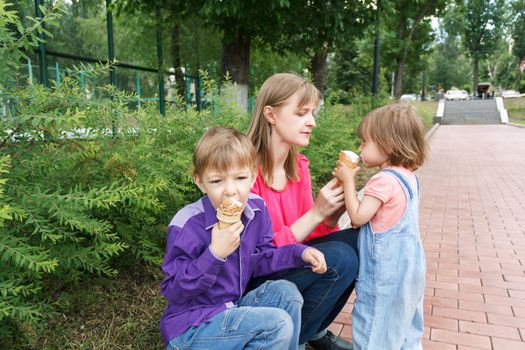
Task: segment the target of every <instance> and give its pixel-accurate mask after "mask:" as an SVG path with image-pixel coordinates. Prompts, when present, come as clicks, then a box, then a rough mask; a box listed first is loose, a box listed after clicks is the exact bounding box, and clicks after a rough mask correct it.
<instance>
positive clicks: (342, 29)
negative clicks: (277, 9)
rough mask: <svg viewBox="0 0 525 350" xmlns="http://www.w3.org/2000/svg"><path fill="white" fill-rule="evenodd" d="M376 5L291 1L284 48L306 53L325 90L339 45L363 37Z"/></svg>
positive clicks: (343, 0)
mask: <svg viewBox="0 0 525 350" xmlns="http://www.w3.org/2000/svg"><path fill="white" fill-rule="evenodd" d="M373 13H374V6H372V5H370V4H369V3H368V2H363V1H352V2H349V1H347V0H310V1H304V0H291V1H290V7H289V8H287V9H285V11H283V16H282V17H283V21H284V23H285V25H284V28H283V30H284V31H283V37H282V40H281V46H284V47H286V48H289V49H290V50H292V51H295V52H306V54H307V56H308V58H309V61H310V67H309V68H310V71H311V72H312V75H313V80H314V83H315V85H316V86H317V88H318V89H319V90H321V91H324V88H325V76H326V60H327V56H328V54H329V53H331V52H334V49H335V48H336V46H339V45H343V46H344V45H345V44H346V43H347V42H349V41H354V40H356V39H358V38H360V37H363V34H364V32H365V29H366V27H367V26H368V25H370V24H371V23H372V22H373Z"/></svg>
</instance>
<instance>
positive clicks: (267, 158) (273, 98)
mask: <svg viewBox="0 0 525 350" xmlns="http://www.w3.org/2000/svg"><path fill="white" fill-rule="evenodd" d="M296 92H299V94H300V96H299V105H298V107H303V106H304V105H306V104H308V103H312V102H313V103H314V104H315V105H318V104H319V101H320V99H321V98H322V95H321V92H320V91H319V90H318V89H317V88H316V87H315V86H314V85H313V84H312V83H310V82H309V81H307V80H306V79H304V78H303V77H301V76H299V75H297V74H293V73H277V74H274V75H272V76H271V77H269V78H268V79H266V81H265V82H264V83H263V85H262V86H261V89H260V90H259V93H258V94H257V99H256V101H255V107H254V110H253V115H252V119H251V121H250V126H249V127H248V137H249V138H250V139H251V140H252V142H253V145H254V146H255V151H256V154H257V163H258V165H259V166H260V167H261V172H262V177H263V179H264V182H266V184H268V185H271V184H272V182H273V157H272V152H271V149H270V135H271V130H272V128H271V125H270V123H269V122H268V120H267V119H266V117H265V116H264V107H266V106H270V107H280V106H281V105H283V104H284V102H286V100H287V99H288V98H290V96H292V95H293V94H295V93H296ZM298 153H299V150H298V147H297V146H294V145H292V147H291V148H290V152H289V153H288V156H287V157H286V161H285V164H284V170H285V172H286V176H287V177H288V178H289V179H290V180H298V179H299V169H298V165H297V155H298Z"/></svg>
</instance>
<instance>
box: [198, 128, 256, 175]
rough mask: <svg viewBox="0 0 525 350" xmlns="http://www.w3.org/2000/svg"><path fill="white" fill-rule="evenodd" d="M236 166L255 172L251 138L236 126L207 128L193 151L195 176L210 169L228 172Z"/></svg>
mask: <svg viewBox="0 0 525 350" xmlns="http://www.w3.org/2000/svg"><path fill="white" fill-rule="evenodd" d="M234 166H239V167H242V168H244V167H245V168H248V169H250V171H252V173H253V174H255V171H256V169H257V166H256V163H255V149H254V148H253V144H252V142H251V141H250V139H249V138H248V137H247V136H246V135H244V134H243V133H241V132H240V131H238V130H236V129H234V128H228V127H214V128H211V129H209V130H207V131H206V132H205V133H204V134H203V135H202V136H201V138H200V140H199V142H198V143H197V146H195V150H194V151H193V176H194V177H195V176H202V175H203V174H204V172H206V171H208V170H214V171H218V172H221V173H226V172H228V171H229V170H230V169H231V168H232V167H234Z"/></svg>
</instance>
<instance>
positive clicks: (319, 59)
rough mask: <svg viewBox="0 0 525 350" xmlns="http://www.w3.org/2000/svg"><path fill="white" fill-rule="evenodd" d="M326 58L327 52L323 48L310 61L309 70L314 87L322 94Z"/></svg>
mask: <svg viewBox="0 0 525 350" xmlns="http://www.w3.org/2000/svg"><path fill="white" fill-rule="evenodd" d="M327 56H328V50H327V49H326V48H325V47H324V46H323V47H322V48H321V50H319V51H317V52H316V53H315V54H314V56H313V57H312V58H311V59H310V69H311V70H312V74H313V76H314V85H315V86H316V87H317V88H318V89H319V91H321V92H324V86H325V78H326V57H327Z"/></svg>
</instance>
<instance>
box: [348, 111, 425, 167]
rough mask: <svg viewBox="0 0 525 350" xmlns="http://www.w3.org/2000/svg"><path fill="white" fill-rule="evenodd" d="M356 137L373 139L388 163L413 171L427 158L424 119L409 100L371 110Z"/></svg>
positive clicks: (360, 125)
mask: <svg viewBox="0 0 525 350" xmlns="http://www.w3.org/2000/svg"><path fill="white" fill-rule="evenodd" d="M358 136H359V138H360V139H361V140H367V139H370V140H372V141H374V142H375V143H376V144H377V146H378V148H379V149H380V150H381V152H383V153H384V154H386V155H387V157H388V163H389V164H390V165H394V166H395V165H398V166H402V167H405V168H408V169H411V170H415V169H417V168H419V167H420V166H421V165H422V164H423V163H424V162H425V159H426V157H427V145H426V140H425V128H424V125H423V121H422V120H421V118H420V117H419V116H418V114H417V111H416V109H415V108H414V107H413V106H411V105H410V104H408V103H403V102H401V103H395V104H391V105H387V106H384V107H381V108H377V109H374V110H373V111H371V112H370V113H368V114H367V115H366V116H365V117H364V118H363V120H362V121H361V123H360V124H359V130H358Z"/></svg>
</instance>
